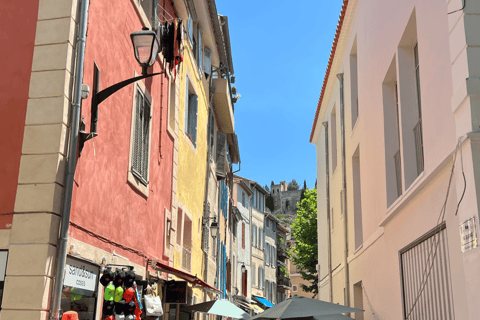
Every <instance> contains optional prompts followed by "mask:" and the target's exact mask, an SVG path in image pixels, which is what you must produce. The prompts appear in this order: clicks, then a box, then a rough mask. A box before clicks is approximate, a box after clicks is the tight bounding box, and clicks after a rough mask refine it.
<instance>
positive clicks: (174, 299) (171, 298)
mask: <svg viewBox="0 0 480 320" xmlns="http://www.w3.org/2000/svg"><path fill="white" fill-rule="evenodd" d="M166 286H167V290H166V291H167V292H166V295H165V303H187V282H186V281H169V282H167V284H166Z"/></svg>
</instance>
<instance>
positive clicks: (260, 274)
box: [258, 267, 262, 289]
mask: <svg viewBox="0 0 480 320" xmlns="http://www.w3.org/2000/svg"><path fill="white" fill-rule="evenodd" d="M258 288H260V289H262V268H260V267H258Z"/></svg>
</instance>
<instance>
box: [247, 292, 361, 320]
mask: <svg viewBox="0 0 480 320" xmlns="http://www.w3.org/2000/svg"><path fill="white" fill-rule="evenodd" d="M360 311H364V310H359V309H354V308H350V307H345V306H342V305H339V304H335V303H330V302H325V301H321V300H316V299H309V298H305V297H299V296H294V297H292V298H290V299H287V300H285V301H282V302H281V303H279V304H277V305H276V306H274V307H272V308H270V309H268V310H267V311H265V312H262V313H260V314H258V315H256V316H254V317H252V320H254V319H300V318H302V319H305V320H308V319H311V317H317V316H326V315H337V316H338V317H340V318H339V319H342V318H341V313H347V312H360ZM315 319H318V320H320V319H322V318H315ZM325 319H328V318H325ZM330 319H336V318H330ZM347 319H348V318H347Z"/></svg>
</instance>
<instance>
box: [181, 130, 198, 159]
mask: <svg viewBox="0 0 480 320" xmlns="http://www.w3.org/2000/svg"><path fill="white" fill-rule="evenodd" d="M183 136H184V138H185V141H187V144H188V145H189V146H190V148H192V151H193V152H194V153H195V155H196V154H197V147H196V146H195V145H194V144H193V139H192V138H191V137H190V135H189V134H188V133H186V132H184V133H183Z"/></svg>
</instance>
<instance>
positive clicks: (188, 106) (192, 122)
mask: <svg viewBox="0 0 480 320" xmlns="http://www.w3.org/2000/svg"><path fill="white" fill-rule="evenodd" d="M186 79H187V80H186V86H185V133H186V134H187V135H188V136H189V137H190V139H191V140H192V143H193V145H194V146H195V147H196V146H197V112H198V96H197V95H196V94H195V90H194V88H193V85H192V83H191V81H190V79H189V78H188V77H187V78H186Z"/></svg>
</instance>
